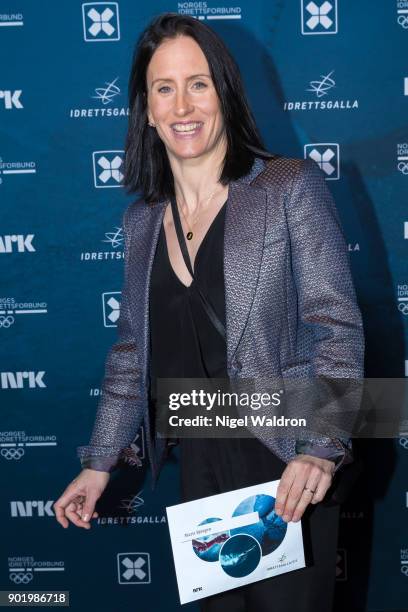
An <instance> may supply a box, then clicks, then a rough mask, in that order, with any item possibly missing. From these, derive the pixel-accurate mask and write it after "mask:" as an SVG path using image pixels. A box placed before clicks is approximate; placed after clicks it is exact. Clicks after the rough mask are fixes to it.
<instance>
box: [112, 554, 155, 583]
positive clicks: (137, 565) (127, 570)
mask: <svg viewBox="0 0 408 612" xmlns="http://www.w3.org/2000/svg"><path fill="white" fill-rule="evenodd" d="M117 562H118V582H119V584H150V582H151V575H150V554H149V553H148V552H140V553H139V552H129V553H118V555H117Z"/></svg>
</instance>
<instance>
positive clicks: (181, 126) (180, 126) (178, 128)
mask: <svg viewBox="0 0 408 612" xmlns="http://www.w3.org/2000/svg"><path fill="white" fill-rule="evenodd" d="M202 125H203V124H202V122H195V123H176V124H174V125H172V128H173V130H174V131H175V132H193V131H194V130H196V129H197V128H200V127H201V126H202Z"/></svg>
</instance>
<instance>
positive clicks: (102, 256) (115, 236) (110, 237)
mask: <svg viewBox="0 0 408 612" xmlns="http://www.w3.org/2000/svg"><path fill="white" fill-rule="evenodd" d="M101 242H107V243H108V244H110V245H111V247H112V249H114V250H113V251H84V252H82V253H81V256H80V259H81V261H106V260H109V259H110V260H112V259H124V256H125V254H124V251H123V249H119V247H122V246H123V230H122V228H121V227H115V230H114V231H113V232H106V234H105V240H102V241H101Z"/></svg>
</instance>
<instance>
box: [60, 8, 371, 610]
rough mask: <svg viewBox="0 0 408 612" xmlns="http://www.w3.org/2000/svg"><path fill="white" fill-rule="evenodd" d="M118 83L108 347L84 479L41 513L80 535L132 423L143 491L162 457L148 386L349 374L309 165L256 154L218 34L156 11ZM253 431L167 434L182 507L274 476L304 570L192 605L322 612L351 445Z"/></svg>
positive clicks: (337, 231)
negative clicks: (119, 171) (122, 199)
mask: <svg viewBox="0 0 408 612" xmlns="http://www.w3.org/2000/svg"><path fill="white" fill-rule="evenodd" d="M129 90H130V109H131V116H130V124H129V131H128V137H127V143H126V168H125V185H126V186H127V187H128V189H129V191H131V192H136V191H137V192H140V193H141V194H142V199H140V200H138V201H136V202H135V203H133V204H132V205H131V206H130V207H129V208H128V210H127V211H126V213H125V216H124V223H123V227H124V234H125V242H126V245H125V283H124V287H123V291H122V304H121V314H120V319H119V325H118V333H119V338H118V341H117V343H116V344H115V345H114V346H113V347H112V349H111V352H110V354H109V356H108V358H107V362H106V372H105V378H104V381H103V396H102V399H101V401H100V404H99V407H98V413H97V417H96V421H95V425H94V429H93V433H92V438H91V441H90V444H89V445H88V446H85V447H79V449H78V453H79V456H80V457H81V462H82V466H83V468H84V469H83V470H82V472H81V473H80V474H79V476H78V477H77V478H76V479H75V480H74V481H73V482H72V483H71V484H70V485H69V486H68V487H67V489H66V490H65V492H64V493H63V495H62V496H61V497H60V498H59V499H58V500H57V502H56V503H55V504H54V509H55V513H56V517H57V520H58V521H59V522H60V523H61V525H62V526H64V527H68V524H69V522H68V521H71V522H72V523H74V524H75V525H77V526H79V527H83V528H86V529H89V528H90V518H92V517H96V516H97V513H96V512H94V507H95V503H96V501H97V499H98V498H99V497H100V495H101V494H102V492H103V490H104V489H105V487H106V485H107V483H108V481H109V477H110V472H111V471H113V470H114V469H116V467H117V466H118V464H119V460H120V459H121V458H126V456H128V454H129V453H128V451H129V445H130V443H131V442H132V440H133V439H134V437H135V435H136V432H137V430H138V428H139V426H140V425H141V423H142V422H143V423H144V427H145V432H146V439H147V447H148V455H149V460H150V465H151V469H152V472H153V480H154V481H156V480H157V476H158V473H159V471H160V467H161V465H162V463H163V460H164V458H165V456H166V448H165V445H166V441H165V440H163V439H161V438H156V437H155V427H154V422H153V408H154V405H155V401H156V387H155V382H156V380H157V379H158V378H164V377H168V378H179V377H183V378H188V377H194V378H229V379H233V378H239V377H242V378H245V377H246V378H250V377H252V378H256V377H271V376H281V375H283V376H294V377H296V376H311V375H313V376H329V377H333V378H347V377H349V378H359V377H361V376H362V371H363V336H362V325H361V317H360V312H359V310H358V307H357V304H356V299H355V294H354V289H353V285H352V281H351V275H350V270H349V267H348V259H347V249H346V246H345V243H344V238H343V235H342V232H341V228H340V224H339V221H338V216H337V213H336V210H335V207H334V203H333V201H332V199H331V196H330V193H329V191H328V189H327V187H326V184H325V181H324V178H323V175H322V172H321V170H320V169H319V168H318V167H317V165H316V164H315V163H314V162H311V161H310V160H307V161H305V160H300V159H289V158H283V157H279V156H276V155H270V154H269V153H267V152H266V151H265V150H264V148H263V145H262V142H261V139H260V137H259V134H258V131H257V128H256V125H255V122H254V119H253V116H252V114H251V111H250V109H249V106H248V103H247V101H246V97H245V93H244V90H243V86H242V82H241V78H240V74H239V70H238V68H237V66H236V64H235V62H234V60H233V59H232V57H231V55H230V54H229V52H228V50H227V49H226V47H225V46H224V44H223V42H222V41H221V39H220V38H219V37H218V36H217V35H216V34H215V33H214V32H213V31H212V30H211V29H210V28H208V27H207V26H205V25H204V24H203V23H202V22H200V21H198V20H195V19H193V18H190V17H186V16H180V15H178V14H172V13H167V14H163V15H161V16H159V17H158V18H157V19H155V20H154V21H153V22H152V23H151V24H150V26H149V27H148V28H147V29H146V30H145V32H144V33H143V34H142V36H141V38H140V40H139V43H138V46H137V48H136V52H135V57H134V60H133V66H132V71H131V76H130V88H129ZM183 245H184V246H183ZM183 250H184V255H183ZM189 270H190V271H189ZM191 272H192V273H193V275H194V276H192V274H191ZM225 328H226V331H225ZM253 434H254V435H253V437H251V438H244V439H231V440H219V439H209V440H208V439H207V440H205V439H195V440H189V439H181V440H180V447H181V448H180V464H181V482H182V496H183V500H190V499H196V498H199V497H204V496H206V495H211V494H214V493H218V492H222V491H227V490H232V489H235V488H239V487H243V486H249V485H252V484H256V483H260V482H265V481H267V480H273V479H277V478H280V479H281V481H280V485H279V488H278V492H277V500H276V506H275V508H276V512H277V513H278V514H280V515H281V516H282V518H283V519H284V520H285V521H291V520H293V521H298V520H300V519H301V518H302V517H303V528H304V535H305V545H306V546H307V547H309V548H310V550H309V553H310V555H311V556H312V557H313V560H312V562H311V563H310V565H309V566H308V567H307V568H305V569H304V570H299V571H297V572H289V573H287V574H284V575H282V576H278V577H275V578H273V579H268V580H265V581H261V582H258V583H254V584H252V585H249V586H247V587H245V588H240V589H234V590H232V591H228V592H225V593H222V594H219V595H216V596H213V597H210V598H207V599H205V600H203V602H202V609H203V610H208V611H216V610H218V609H221V607H222V609H223V610H224V611H228V610H231V611H236V612H237V611H238V610H248V611H251V612H252V611H256V612H262V611H263V610H269V609H270V606H271V602H273V609H274V610H275V612H284V611H289V610H293V609H296V610H297V611H298V612H306V611H311V610H313V611H314V612H316V611H318V610H321V611H322V612H323V611H324V612H328V611H329V610H330V609H331V605H332V596H333V588H334V577H335V556H336V552H335V551H336V543H337V521H338V505H336V504H332V505H331V506H329V505H326V506H325V505H323V504H321V503H320V502H322V500H323V499H324V497H325V494H326V492H327V490H328V489H329V487H330V485H331V484H332V479H333V474H334V473H335V472H336V471H337V470H338V469H339V467H340V466H341V465H343V464H344V463H347V461H349V460H350V448H349V444H348V443H347V441H346V440H340V439H330V438H324V437H320V438H315V439H312V440H306V441H305V440H303V441H299V440H296V439H295V438H291V437H288V438H285V439H276V438H273V437H269V436H268V434H267V433H266V432H262V431H261V432H259V431H254V432H253ZM135 460H137V459H136V458H135ZM308 534H309V535H308ZM323 534H324V537H323ZM309 536H310V543H308V542H309Z"/></svg>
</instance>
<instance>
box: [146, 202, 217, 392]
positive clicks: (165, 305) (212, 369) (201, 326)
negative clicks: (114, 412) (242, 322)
mask: <svg viewBox="0 0 408 612" xmlns="http://www.w3.org/2000/svg"><path fill="white" fill-rule="evenodd" d="M225 209H226V203H225V204H224V205H223V206H222V208H221V209H220V210H219V211H218V213H217V215H216V217H215V218H214V220H213V222H212V223H211V225H210V227H209V228H208V230H207V233H206V234H205V236H204V238H203V240H202V242H201V244H200V246H199V249H198V252H197V255H196V258H195V262H194V269H193V271H194V276H195V278H194V280H193V281H192V283H191V285H190V286H189V287H186V285H184V284H183V283H182V282H181V281H180V280H179V278H178V276H177V275H176V273H175V272H174V270H173V268H172V266H171V264H170V259H169V255H168V250H167V243H166V236H165V232H164V227H163V225H162V226H161V228H160V234H159V240H158V244H157V250H156V253H155V257H154V262H153V268H152V274H151V280H150V296H149V297H150V351H151V353H150V354H151V358H150V376H151V389H150V392H151V399H152V400H153V401H154V399H155V398H156V390H155V380H156V378H227V376H228V375H227V365H226V363H227V355H226V344H225V340H224V339H223V338H222V337H221V336H220V334H219V333H218V332H217V330H216V329H215V327H214V325H213V324H212V323H211V321H210V319H209V318H208V315H207V313H206V312H205V310H204V307H203V305H202V303H201V300H200V298H199V295H198V293H197V291H196V288H195V287H196V284H197V283H199V285H200V288H201V290H202V292H203V293H204V295H205V296H206V297H207V299H208V301H209V302H210V303H211V305H212V306H213V308H214V310H215V312H216V314H217V316H218V317H219V318H220V320H221V321H222V322H223V323H224V325H225V292H224V273H223V246H224V221H225Z"/></svg>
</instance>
